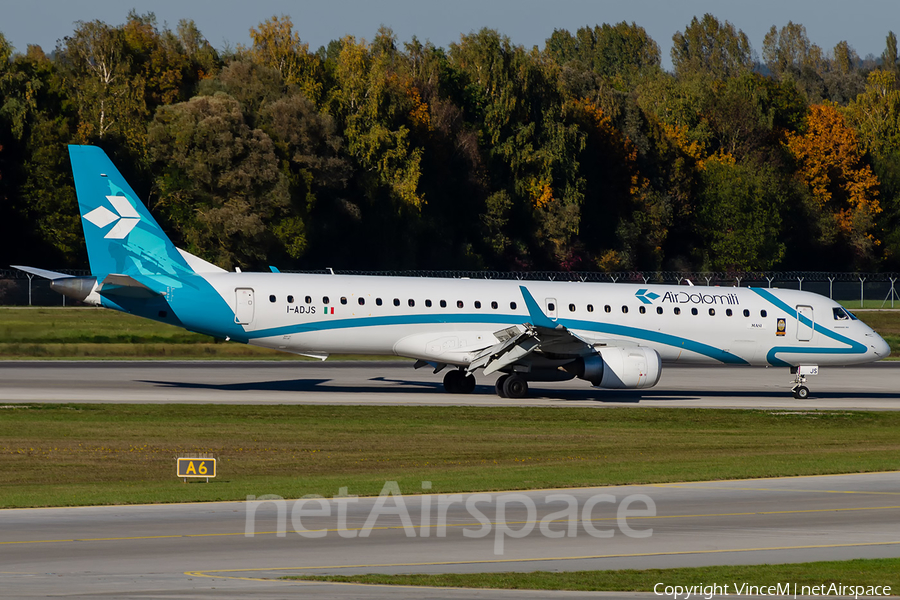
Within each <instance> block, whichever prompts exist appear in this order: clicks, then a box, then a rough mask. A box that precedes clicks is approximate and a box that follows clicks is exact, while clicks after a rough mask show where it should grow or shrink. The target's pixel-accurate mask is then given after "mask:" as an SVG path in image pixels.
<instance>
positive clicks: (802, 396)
mask: <svg viewBox="0 0 900 600" xmlns="http://www.w3.org/2000/svg"><path fill="white" fill-rule="evenodd" d="M794 398H796V399H797V400H806V399H807V398H809V388H808V387H806V386H805V385H800V386H797V387H795V388H794Z"/></svg>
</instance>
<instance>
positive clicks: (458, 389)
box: [444, 369, 475, 394]
mask: <svg viewBox="0 0 900 600" xmlns="http://www.w3.org/2000/svg"><path fill="white" fill-rule="evenodd" d="M444 390H446V391H447V393H449V394H471V393H472V392H474V391H475V376H474V375H468V374H466V372H465V371H464V370H462V369H453V370H452V371H447V374H446V375H444Z"/></svg>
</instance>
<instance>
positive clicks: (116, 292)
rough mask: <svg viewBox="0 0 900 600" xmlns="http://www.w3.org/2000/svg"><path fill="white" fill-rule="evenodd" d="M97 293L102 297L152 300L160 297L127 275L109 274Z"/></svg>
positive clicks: (159, 294) (157, 293)
mask: <svg viewBox="0 0 900 600" xmlns="http://www.w3.org/2000/svg"><path fill="white" fill-rule="evenodd" d="M97 291H98V292H99V293H100V294H101V295H103V296H123V297H126V298H153V297H154V296H162V294H161V293H159V292H156V291H154V290H152V289H150V288H148V287H147V286H146V285H144V284H143V283H141V282H140V281H138V280H137V279H135V278H133V277H131V276H129V275H118V274H115V273H111V274H109V275H107V276H106V277H104V278H103V281H102V282H101V283H100V286H99V287H98V288H97Z"/></svg>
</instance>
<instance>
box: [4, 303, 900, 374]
mask: <svg viewBox="0 0 900 600" xmlns="http://www.w3.org/2000/svg"><path fill="white" fill-rule="evenodd" d="M857 304H858V303H857ZM851 308H852V307H851ZM858 316H859V318H860V319H861V320H862V321H863V322H865V323H867V324H869V325H870V326H872V327H873V328H874V329H875V330H876V331H878V332H879V333H880V334H881V335H882V336H883V337H884V339H885V340H887V342H888V343H889V344H890V345H891V352H892V354H894V356H895V357H898V356H900V310H897V311H879V312H862V313H860V314H859V315H858ZM340 358H342V359H348V358H353V359H365V358H380V359H384V358H385V357H370V356H369V357H367V356H359V355H351V356H347V355H341V356H340ZM387 358H391V357H387ZM2 359H7V360H10V359H17V360H21V359H133V360H139V359H169V360H174V359H189V360H190V359H207V360H221V359H226V360H227V359H240V360H253V359H263V360H314V359H309V358H306V357H302V356H297V355H294V354H287V353H284V352H278V351H275V350H269V349H267V348H257V347H255V346H249V345H246V344H238V343H233V342H232V343H228V342H224V341H222V340H216V339H214V338H211V337H209V336H205V335H200V334H197V333H191V332H189V331H185V330H184V329H181V328H179V327H175V326H173V325H166V324H164V323H157V322H155V321H150V320H148V319H141V318H140V317H135V316H132V315H126V314H124V313H120V312H116V311H112V310H107V309H102V308H11V307H0V360H2ZM401 360H402V359H401Z"/></svg>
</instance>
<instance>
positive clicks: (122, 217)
mask: <svg viewBox="0 0 900 600" xmlns="http://www.w3.org/2000/svg"><path fill="white" fill-rule="evenodd" d="M106 199H107V200H109V203H110V204H111V205H112V207H113V210H115V211H116V212H115V213H113V212H112V211H111V210H109V209H108V208H106V207H105V206H100V207H98V208H95V209H94V210H92V211H91V212H89V213H88V214H86V215H84V219H85V220H86V221H88V222H90V223H91V224H93V225H96V226H97V227H99V228H100V229H103V228H104V227H106V226H107V225H109V224H110V223H115V225H114V226H113V228H112V229H110V230H109V231H108V232H107V233H106V235H104V236H103V238H104V239H107V240H124V239H125V238H126V237H128V234H129V233H131V230H132V229H134V227H135V225H137V224H138V223H140V221H141V215H139V214H138V212H137V211H136V210H135V209H134V206H132V205H131V202H129V201H128V199H127V198H125V197H124V196H107V197H106Z"/></svg>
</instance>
